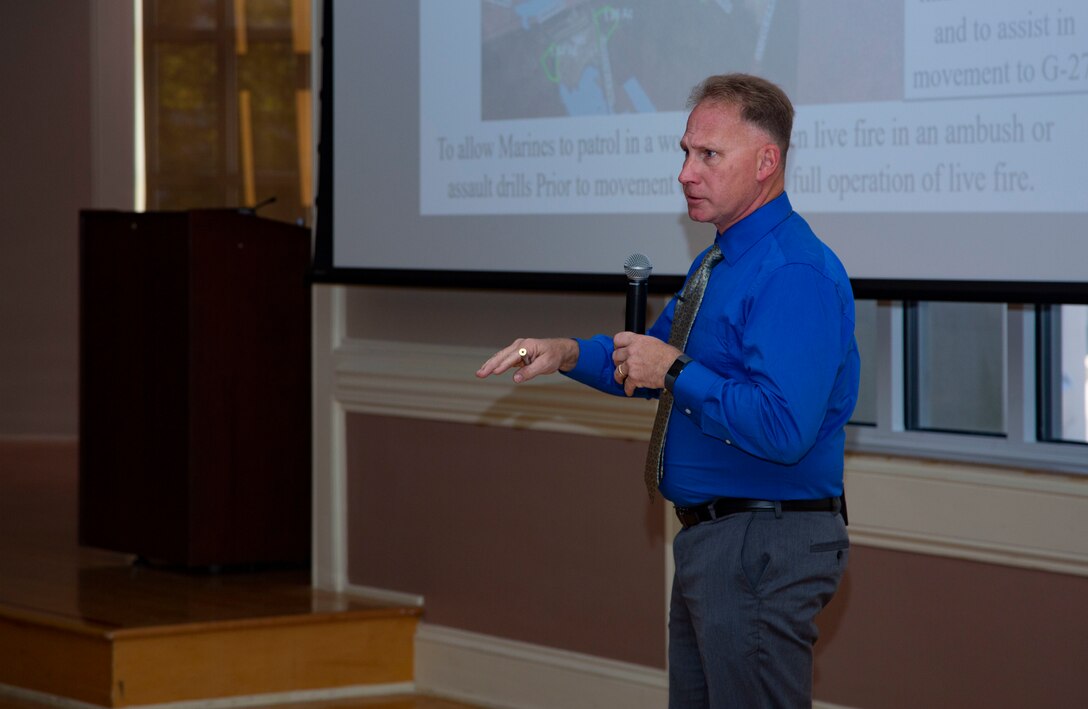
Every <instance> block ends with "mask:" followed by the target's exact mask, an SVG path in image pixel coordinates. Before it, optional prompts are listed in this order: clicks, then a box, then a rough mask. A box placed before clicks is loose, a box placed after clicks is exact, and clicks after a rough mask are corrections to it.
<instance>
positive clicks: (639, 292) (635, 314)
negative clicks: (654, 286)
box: [623, 281, 647, 335]
mask: <svg viewBox="0 0 1088 709" xmlns="http://www.w3.org/2000/svg"><path fill="white" fill-rule="evenodd" d="M646 290H647V288H646V281H628V282H627V313H626V315H627V316H626V318H625V319H624V324H623V329H624V330H626V331H627V332H634V333H636V334H639V335H645V334H646Z"/></svg>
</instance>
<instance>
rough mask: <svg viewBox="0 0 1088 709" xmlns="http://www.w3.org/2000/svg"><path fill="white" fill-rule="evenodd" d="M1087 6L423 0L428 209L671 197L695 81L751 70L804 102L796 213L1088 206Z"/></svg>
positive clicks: (670, 208)
mask: <svg viewBox="0 0 1088 709" xmlns="http://www.w3.org/2000/svg"><path fill="white" fill-rule="evenodd" d="M835 10H838V11H835ZM846 11H848V12H846ZM1085 23H1088V8H1086V7H1085V6H1084V5H1081V4H1072V3H1069V2H1068V1H1067V0H1037V1H1035V2H1032V3H1025V2H1023V1H1022V0H869V1H867V2H843V1H841V0H839V1H832V2H816V1H814V0H812V1H809V2H805V1H803V0H802V1H800V2H798V1H797V0H793V1H790V0H718V1H717V2H709V1H706V0H676V1H674V2H668V3H663V2H659V1H658V0H626V1H619V2H615V3H601V2H591V1H589V0H483V2H480V3H479V4H478V5H476V4H472V7H471V8H470V7H468V6H466V4H465V3H448V2H424V3H423V4H422V5H421V41H420V48H421V61H420V65H421V108H422V111H421V121H420V124H421V142H420V161H421V165H420V176H421V177H420V190H421V191H420V208H421V211H422V213H423V214H426V215H443V214H449V215H452V214H510V213H515V214H516V213H526V214H532V213H547V214H556V213H594V214H609V213H620V212H630V211H640V212H643V213H667V212H676V211H677V210H680V209H682V206H683V200H682V195H681V194H680V190H679V185H678V183H677V182H676V174H677V172H678V171H679V167H680V160H681V154H680V152H679V147H678V143H679V137H680V133H681V132H682V130H683V126H684V121H685V119H686V109H685V102H686V98H687V93H688V91H689V90H690V88H691V84H692V83H693V82H692V81H689V80H688V79H689V78H690V77H692V76H696V77H702V76H705V75H707V74H710V73H721V72H725V71H748V72H754V73H759V74H762V75H764V76H767V77H768V78H771V79H772V80H775V81H776V82H778V83H779V84H780V85H782V86H783V88H785V89H786V90H787V92H789V93H790V94H791V96H793V97H794V99H795V101H796V103H797V108H798V113H797V120H796V123H795V129H794V136H793V147H792V150H791V154H790V159H789V164H790V169H789V174H788V184H787V188H788V190H789V192H790V194H791V197H792V198H793V199H794V202H795V204H796V205H797V206H798V208H800V209H804V210H807V211H818V212H823V213H837V212H844V213H856V212H900V211H913V210H917V209H918V207H919V203H920V202H924V204H925V209H926V210H927V211H930V212H972V211H979V210H985V211H990V212H993V211H1026V212H1031V211H1048V212H1055V211H1059V212H1062V211H1076V212H1080V211H1084V210H1085V209H1086V205H1088V201H1086V200H1084V199H1082V198H1081V196H1080V192H1081V190H1080V188H1079V184H1080V183H1081V182H1082V181H1083V178H1082V175H1083V172H1082V167H1081V165H1079V164H1078V163H1076V162H1075V161H1070V160H1067V159H1065V157H1066V156H1067V155H1069V154H1079V155H1084V154H1086V152H1088V150H1086V147H1088V132H1086V131H1085V130H1084V128H1083V125H1084V116H1085V115H1088V101H1086V97H1088V41H1086V34H1085V33H1086V32H1088V26H1086V25H1085ZM695 30H697V31H695ZM705 37H713V38H714V41H705V40H703V41H699V39H698V38H705ZM466 93H467V94H468V97H467V98H466ZM997 148H1000V150H999V151H998V150H996V149H997Z"/></svg>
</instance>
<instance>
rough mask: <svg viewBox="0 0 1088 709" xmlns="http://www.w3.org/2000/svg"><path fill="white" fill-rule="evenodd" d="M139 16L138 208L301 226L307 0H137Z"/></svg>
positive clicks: (306, 194) (305, 187) (307, 163)
mask: <svg viewBox="0 0 1088 709" xmlns="http://www.w3.org/2000/svg"><path fill="white" fill-rule="evenodd" d="M143 17H144V29H143V37H144V67H145V68H144V77H145V79H144V84H145V85H144V95H145V97H146V98H145V101H146V103H145V114H146V126H147V129H146V135H147V150H146V152H147V169H146V172H147V207H148V209H162V210H174V209H179V210H180V209H194V208H214V207H255V206H257V205H262V206H261V208H260V211H259V214H261V216H265V217H270V218H275V219H281V220H284V221H292V222H300V223H305V222H307V221H308V220H309V219H308V217H309V208H310V207H311V205H312V201H313V198H312V177H311V174H312V167H311V158H310V155H311V114H310V111H311V108H310V105H311V100H310V99H311V94H310V0H144V3H143ZM269 200H273V201H272V202H271V203H268V204H262V203H265V202H267V201H269Z"/></svg>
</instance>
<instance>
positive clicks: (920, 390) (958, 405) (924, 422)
mask: <svg viewBox="0 0 1088 709" xmlns="http://www.w3.org/2000/svg"><path fill="white" fill-rule="evenodd" d="M907 313H908V319H907V322H906V326H907V328H908V329H907V347H908V348H909V349H908V353H907V366H906V369H905V372H904V374H905V375H906V386H907V397H906V399H905V400H906V402H907V407H908V408H907V412H906V420H907V427H908V428H911V429H916V430H923V431H926V430H928V431H958V432H964V433H975V434H989V435H1004V434H1005V415H1004V407H1005V306H1004V305H1003V304H994V303H943V302H920V303H912V304H910V306H908V311H907Z"/></svg>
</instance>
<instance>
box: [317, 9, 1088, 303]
mask: <svg viewBox="0 0 1088 709" xmlns="http://www.w3.org/2000/svg"><path fill="white" fill-rule="evenodd" d="M334 1H335V0H322V4H321V22H320V23H319V25H320V28H321V30H320V32H321V35H320V37H319V38H318V40H319V41H315V42H314V46H316V47H320V50H321V57H320V59H319V60H318V61H320V81H321V87H320V90H319V91H317V92H315V95H316V96H318V113H319V119H318V125H319V133H318V137H317V145H316V155H317V160H318V166H319V167H318V185H317V190H316V194H315V210H314V212H315V214H314V227H313V232H314V253H313V262H312V267H311V269H310V273H309V280H310V282H311V283H312V284H331V285H356V286H394V287H408V288H451V289H495V290H512V291H518V290H520V291H563V292H615V293H621V292H622V291H623V290H624V288H625V287H626V279H625V278H624V276H623V274H622V269H621V268H619V267H617V272H616V273H565V272H538V271H487V270H480V271H474V270H464V269H450V270H440V269H420V268H408V267H406V268H359V267H343V266H336V265H335V259H334V253H333V251H334V238H333V214H334V208H335V201H334V200H335V185H334V184H333V174H334V173H333V166H334V161H335V159H336V151H335V135H336V126H335V125H334V115H335V111H334V102H335V95H334V86H335V84H334V72H335V67H334V66H333V61H332V57H333V44H334V41H335V39H334V34H335V33H334V30H333V4H334ZM315 24H317V23H315ZM931 216H932V215H931ZM1086 238H1088V235H1086ZM851 283H852V285H853V290H854V296H855V298H858V299H873V300H905V301H959V302H1004V303H1033V304H1041V305H1046V304H1063V303H1069V304H1075V303H1088V280H1085V281H1083V282H1080V281H1077V282H1073V281H1029V280H1008V281H1004V280H964V279H954V280H950V279H895V278H853V279H851ZM682 285H683V277H682V276H677V275H659V276H654V277H652V278H651V279H650V281H649V290H650V292H652V293H655V294H670V293H674V292H677V291H678V290H679V289H680V288H681V287H682Z"/></svg>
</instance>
